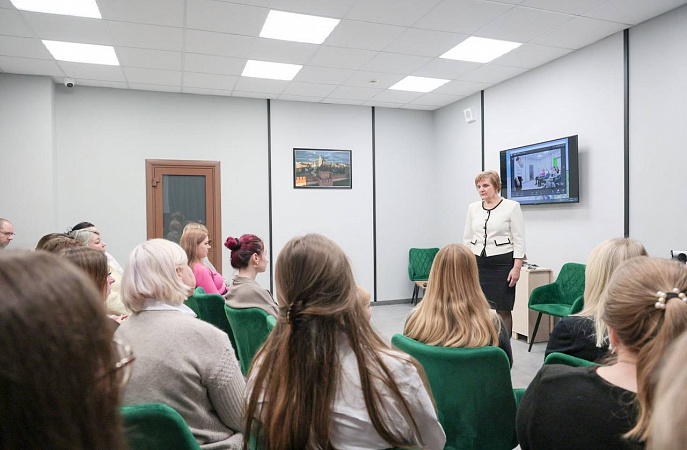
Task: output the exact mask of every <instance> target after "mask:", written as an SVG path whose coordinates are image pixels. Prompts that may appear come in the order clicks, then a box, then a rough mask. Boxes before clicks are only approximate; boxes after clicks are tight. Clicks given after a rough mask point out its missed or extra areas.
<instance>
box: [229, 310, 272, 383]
mask: <svg viewBox="0 0 687 450" xmlns="http://www.w3.org/2000/svg"><path fill="white" fill-rule="evenodd" d="M224 311H225V314H226V316H227V319H228V320H229V324H230V325H231V328H232V330H234V338H235V339H236V347H237V350H238V352H239V360H240V362H241V372H243V375H246V374H247V373H248V369H249V368H250V364H251V362H253V357H254V356H255V354H256V353H257V351H258V349H259V348H260V347H261V346H262V344H264V343H265V341H266V340H267V336H269V334H270V332H269V330H268V329H267V316H268V315H269V314H267V313H266V312H265V311H263V310H262V309H260V308H245V309H235V308H232V307H230V306H229V305H226V304H225V305H224Z"/></svg>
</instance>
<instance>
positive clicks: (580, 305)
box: [570, 295, 584, 314]
mask: <svg viewBox="0 0 687 450" xmlns="http://www.w3.org/2000/svg"><path fill="white" fill-rule="evenodd" d="M583 309H584V295H580V296H579V297H577V298H576V299H575V301H574V302H573V304H572V306H571V307H570V314H577V313H578V312H580V311H582V310H583Z"/></svg>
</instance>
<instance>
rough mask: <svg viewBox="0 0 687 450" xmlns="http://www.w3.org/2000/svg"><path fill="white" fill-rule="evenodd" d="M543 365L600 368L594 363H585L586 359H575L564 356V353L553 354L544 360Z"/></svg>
mask: <svg viewBox="0 0 687 450" xmlns="http://www.w3.org/2000/svg"><path fill="white" fill-rule="evenodd" d="M544 364H565V365H566V366H572V367H586V366H600V365H601V364H597V363H595V362H591V361H587V360H586V359H582V358H577V357H575V356H570V355H566V354H565V353H558V352H553V353H549V356H547V357H546V359H544Z"/></svg>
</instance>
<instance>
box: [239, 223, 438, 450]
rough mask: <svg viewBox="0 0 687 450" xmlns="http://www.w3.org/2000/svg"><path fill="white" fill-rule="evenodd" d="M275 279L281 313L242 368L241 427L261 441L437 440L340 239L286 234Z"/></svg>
mask: <svg viewBox="0 0 687 450" xmlns="http://www.w3.org/2000/svg"><path fill="white" fill-rule="evenodd" d="M276 285H277V297H278V299H279V307H280V316H279V319H278V321H277V325H276V326H275V328H274V329H273V330H272V333H271V334H270V336H269V338H268V339H267V342H265V344H264V346H263V347H262V348H261V349H260V350H259V351H258V353H257V355H256V358H255V360H254V362H253V365H252V366H251V369H250V371H249V373H248V388H247V393H248V396H247V410H246V425H245V429H246V430H251V431H252V433H253V435H254V436H255V437H256V438H257V439H258V440H259V441H261V442H260V444H261V445H264V448H274V449H283V448H355V449H380V448H388V447H405V448H415V447H422V448H425V449H442V448H443V447H444V443H445V442H446V437H445V435H444V432H443V429H442V428H441V425H440V424H439V422H438V420H437V415H436V411H435V409H434V405H433V403H432V399H431V396H430V395H431V394H430V393H429V391H428V388H427V387H426V385H425V383H423V381H422V378H421V376H420V371H421V369H418V367H419V365H418V364H417V363H416V362H414V361H413V360H411V359H410V358H409V357H408V356H407V355H404V354H402V353H399V352H396V351H392V350H391V349H389V347H388V345H387V344H385V342H384V341H383V340H382V339H381V338H380V337H379V336H377V335H376V334H375V332H374V331H373V330H372V327H371V325H370V323H369V321H368V320H367V319H366V318H365V317H364V313H363V308H361V302H360V299H359V295H358V290H357V288H356V285H355V280H354V279H353V273H352V271H351V267H350V264H349V262H348V259H347V258H346V255H345V254H344V252H343V251H342V250H341V248H339V246H337V245H336V244H335V243H334V242H332V241H330V240H329V239H327V238H325V237H323V236H320V235H316V234H309V235H306V236H303V237H297V238H294V239H292V240H291V241H289V242H288V243H287V244H286V245H285V246H284V248H283V249H282V251H281V252H280V254H279V258H278V259H277V264H276Z"/></svg>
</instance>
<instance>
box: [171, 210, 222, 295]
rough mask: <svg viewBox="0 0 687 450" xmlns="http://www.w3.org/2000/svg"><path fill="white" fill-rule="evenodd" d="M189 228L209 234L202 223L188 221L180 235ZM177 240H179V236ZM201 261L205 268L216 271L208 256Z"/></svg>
mask: <svg viewBox="0 0 687 450" xmlns="http://www.w3.org/2000/svg"><path fill="white" fill-rule="evenodd" d="M189 230H203V231H204V232H205V233H207V235H208V236H210V232H209V231H208V227H206V226H205V225H203V224H202V223H198V222H189V223H187V224H186V225H185V226H184V230H183V231H182V233H181V236H183V235H184V234H186V233H187V232H188V231H189ZM168 240H170V241H171V240H172V239H169V238H168ZM179 240H181V237H180V238H179ZM175 242H176V241H175ZM177 243H178V242H177ZM201 262H202V263H203V265H204V266H206V267H207V268H209V269H210V270H212V271H213V272H217V269H215V266H213V265H212V263H211V262H210V258H208V257H207V256H206V257H205V258H203V259H202V260H201ZM225 284H226V282H225Z"/></svg>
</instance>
